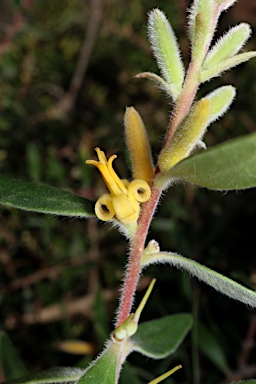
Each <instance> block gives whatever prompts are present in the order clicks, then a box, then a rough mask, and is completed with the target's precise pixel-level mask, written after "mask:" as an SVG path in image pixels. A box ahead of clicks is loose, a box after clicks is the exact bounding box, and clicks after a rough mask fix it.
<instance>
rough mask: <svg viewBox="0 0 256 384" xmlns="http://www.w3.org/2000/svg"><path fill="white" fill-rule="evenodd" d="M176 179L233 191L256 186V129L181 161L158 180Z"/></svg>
mask: <svg viewBox="0 0 256 384" xmlns="http://www.w3.org/2000/svg"><path fill="white" fill-rule="evenodd" d="M175 179H180V180H184V181H189V182H190V183H193V184H196V185H199V186H200V187H206V188H209V189H214V190H221V191H229V190H236V189H246V188H252V187H255V186H256V133H252V134H250V135H246V136H243V137H240V138H237V139H234V140H230V141H227V142H225V143H223V144H220V145H217V146H215V147H213V148H211V149H209V150H207V151H204V152H200V153H198V154H196V155H194V156H190V157H188V158H187V159H185V160H183V161H181V162H180V163H178V164H177V165H176V166H175V167H174V168H172V169H171V170H170V171H168V172H166V173H165V174H162V175H159V178H158V181H157V184H158V185H159V186H162V187H166V186H167V185H168V184H170V183H171V182H172V181H174V180H175Z"/></svg>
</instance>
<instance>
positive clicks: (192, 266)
mask: <svg viewBox="0 0 256 384" xmlns="http://www.w3.org/2000/svg"><path fill="white" fill-rule="evenodd" d="M142 263H143V265H144V266H146V265H150V264H157V263H168V264H170V265H172V266H174V267H176V268H180V269H183V270H185V271H187V272H189V273H190V274H191V275H192V276H194V277H197V278H198V279H199V280H201V281H203V282H204V283H206V284H208V285H210V286H211V287H213V288H214V289H216V291H219V292H221V293H223V294H224V295H226V296H228V297H231V298H232V299H234V300H237V301H241V302H242V303H244V304H247V305H249V306H251V307H253V308H256V292H255V291H252V290H251V289H248V288H245V287H244V286H242V285H241V284H238V283H237V282H235V281H234V280H232V279H230V278H228V277H226V276H223V275H221V274H220V273H218V272H215V271H213V270H212V269H210V268H207V267H205V266H204V265H201V264H199V263H197V262H196V261H194V260H191V259H187V258H186V257H183V256H179V255H177V254H174V253H168V252H159V253H151V254H147V255H145V256H144V260H142Z"/></svg>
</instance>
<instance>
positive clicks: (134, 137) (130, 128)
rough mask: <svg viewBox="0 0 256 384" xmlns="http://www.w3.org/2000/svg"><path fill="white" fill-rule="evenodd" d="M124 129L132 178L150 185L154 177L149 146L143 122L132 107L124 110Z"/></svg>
mask: <svg viewBox="0 0 256 384" xmlns="http://www.w3.org/2000/svg"><path fill="white" fill-rule="evenodd" d="M124 128H125V136H126V141H127V146H128V149H129V153H130V156H131V162H132V167H133V177H134V179H142V180H145V181H146V182H147V183H150V182H151V180H152V179H153V176H154V167H153V162H152V157H151V150H150V145H149V142H148V137H147V132H146V129H145V127H144V124H143V121H142V119H141V117H140V115H139V113H138V112H137V111H136V109H135V108H133V107H129V108H126V111H125V115H124Z"/></svg>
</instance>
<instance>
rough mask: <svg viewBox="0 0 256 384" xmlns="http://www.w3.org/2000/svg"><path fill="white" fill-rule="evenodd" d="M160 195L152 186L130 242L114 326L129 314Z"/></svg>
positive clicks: (119, 323)
mask: <svg viewBox="0 0 256 384" xmlns="http://www.w3.org/2000/svg"><path fill="white" fill-rule="evenodd" d="M160 196H161V190H159V189H157V188H155V187H152V192H151V198H150V199H149V200H148V201H147V202H146V203H145V204H144V206H143V209H142V211H141V216H140V219H139V222H138V228H137V231H136V233H135V236H134V238H133V239H132V240H131V242H130V255H129V260H128V265H127V270H126V273H125V277H124V284H123V290H122V296H121V300H120V305H119V309H118V312H117V322H116V327H118V326H120V325H121V324H122V323H123V322H124V321H125V320H126V319H127V317H128V316H129V314H130V311H131V308H132V304H133V300H134V294H135V291H136V287H137V284H138V281H139V277H140V273H141V263H140V261H141V257H142V254H143V251H144V247H145V242H146V237H147V234H148V229H149V225H150V223H151V220H152V218H153V215H154V212H155V210H156V206H157V204H158V201H159V198H160Z"/></svg>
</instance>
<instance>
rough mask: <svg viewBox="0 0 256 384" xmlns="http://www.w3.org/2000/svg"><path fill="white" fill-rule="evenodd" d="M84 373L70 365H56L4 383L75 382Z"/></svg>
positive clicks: (41, 383)
mask: <svg viewBox="0 0 256 384" xmlns="http://www.w3.org/2000/svg"><path fill="white" fill-rule="evenodd" d="M83 373H84V369H80V368H73V367H72V368H71V367H56V368H52V369H47V370H46V371H42V372H39V373H33V374H31V375H26V376H24V377H21V378H19V379H16V380H11V381H7V382H5V383H4V384H55V383H73V382H76V381H77V380H78V379H79V378H80V377H81V376H82V374H83Z"/></svg>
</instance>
